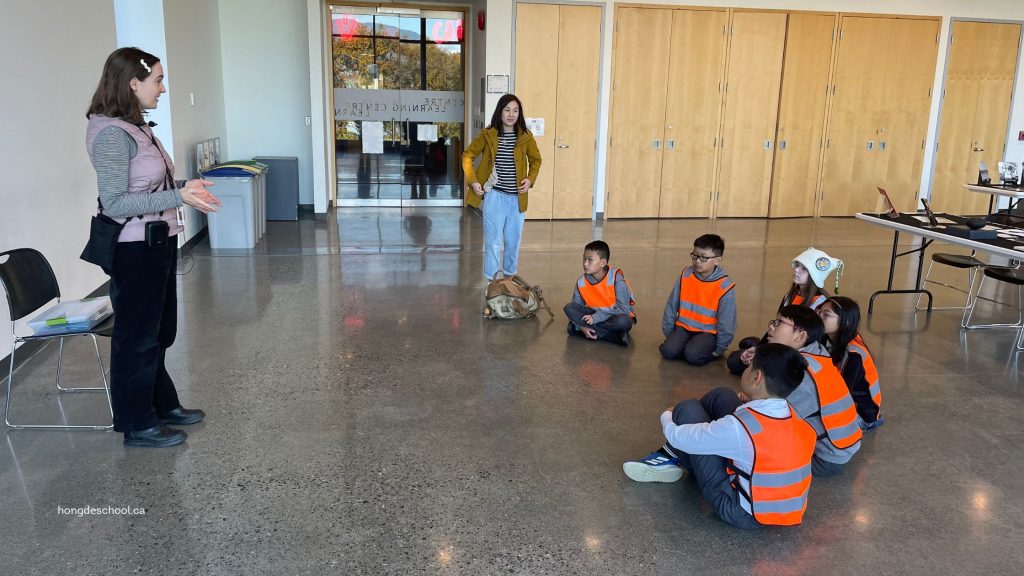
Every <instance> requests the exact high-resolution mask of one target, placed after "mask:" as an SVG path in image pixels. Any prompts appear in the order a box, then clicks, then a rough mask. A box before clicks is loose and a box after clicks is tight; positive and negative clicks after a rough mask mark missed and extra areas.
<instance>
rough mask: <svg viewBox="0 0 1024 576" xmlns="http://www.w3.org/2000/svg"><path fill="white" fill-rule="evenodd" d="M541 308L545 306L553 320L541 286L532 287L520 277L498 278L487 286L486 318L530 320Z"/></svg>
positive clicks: (552, 314)
mask: <svg viewBox="0 0 1024 576" xmlns="http://www.w3.org/2000/svg"><path fill="white" fill-rule="evenodd" d="M541 306H544V309H545V310H547V311H548V314H551V317H552V318H554V317H555V314H554V313H553V312H552V311H551V308H550V307H549V306H548V303H547V302H546V301H545V300H544V292H543V291H542V290H541V289H540V286H530V285H529V284H528V283H527V282H526V280H523V279H522V278H521V277H520V276H509V277H496V278H495V279H494V280H491V282H490V283H489V284H487V298H486V302H485V304H484V317H485V318H502V319H505V320H516V319H518V318H529V317H530V316H533V315H535V314H537V308H539V307H541Z"/></svg>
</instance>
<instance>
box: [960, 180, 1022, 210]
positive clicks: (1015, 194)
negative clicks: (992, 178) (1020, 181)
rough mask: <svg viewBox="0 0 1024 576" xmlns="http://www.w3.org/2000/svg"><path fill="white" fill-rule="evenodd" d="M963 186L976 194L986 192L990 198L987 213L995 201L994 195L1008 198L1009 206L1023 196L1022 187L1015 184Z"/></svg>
mask: <svg viewBox="0 0 1024 576" xmlns="http://www.w3.org/2000/svg"><path fill="white" fill-rule="evenodd" d="M964 188H966V189H968V190H970V191H971V192H977V193H978V194H988V195H989V196H991V198H989V199H988V213H989V214H991V213H992V208H993V206H992V205H993V204H994V203H995V200H996V196H1002V197H1003V198H1009V199H1010V207H1011V208H1013V205H1014V204H1015V203H1016V202H1017V201H1019V200H1020V199H1021V198H1024V187H1021V186H1016V187H1010V186H1001V185H998V184H996V185H991V184H989V185H986V184H964Z"/></svg>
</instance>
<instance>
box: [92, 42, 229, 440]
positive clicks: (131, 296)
mask: <svg viewBox="0 0 1024 576" xmlns="http://www.w3.org/2000/svg"><path fill="white" fill-rule="evenodd" d="M163 80H164V72H163V66H161V65H160V60H159V59H158V58H157V57H156V56H153V55H152V54H148V53H146V52H143V51H142V50H139V49H138V48H120V49H118V50H115V51H114V52H113V53H112V54H111V55H110V56H109V57H108V58H107V62H106V64H104V66H103V75H102V76H101V77H100V82H99V86H97V87H96V93H95V94H94V95H93V97H92V103H91V104H90V105H89V111H88V112H86V115H85V116H86V118H88V119H89V127H88V129H87V131H86V138H85V143H86V150H87V151H88V152H89V158H90V159H91V160H92V164H93V167H94V168H95V169H96V181H97V186H98V189H99V210H100V212H101V213H102V214H104V215H105V216H107V217H109V218H112V219H114V220H115V221H117V222H119V223H124V228H122V229H121V232H120V236H118V239H117V246H116V248H115V249H114V258H113V264H112V265H111V266H110V268H109V269H107V268H106V267H105V268H104V269H105V271H106V272H107V273H108V274H109V275H110V299H111V302H112V303H113V306H114V314H115V317H116V321H115V323H114V333H113V337H112V338H111V343H110V356H111V358H110V375H111V383H110V394H111V399H112V401H113V407H114V430H116V431H118V432H123V433H124V443H125V444H126V445H132V446H154V447H163V446H175V445H177V444H181V443H182V442H184V441H185V438H186V434H185V432H183V431H181V430H176V429H173V428H168V427H167V425H168V424H170V425H179V426H180V425H186V424H195V423H196V422H199V421H201V420H202V419H203V417H204V416H205V414H203V411H202V410H188V409H186V408H183V407H182V406H181V402H179V401H178V393H177V391H176V390H175V388H174V382H172V381H171V377H170V375H169V374H168V373H167V369H166V368H165V367H164V359H165V356H166V353H167V349H168V348H169V347H170V346H171V344H172V343H173V342H174V337H175V333H176V331H177V294H176V289H175V274H174V270H175V262H176V261H177V257H178V242H177V237H176V236H177V234H178V233H179V232H181V231H182V230H183V227H182V224H183V221H182V215H181V211H180V209H181V207H182V205H183V204H188V205H189V206H192V207H193V208H196V209H197V210H200V211H201V212H204V213H206V212H212V211H215V210H216V209H217V206H218V205H219V204H220V201H219V200H217V198H216V197H214V196H213V195H212V194H210V193H209V192H208V191H207V190H206V188H205V187H206V186H209V185H211V184H212V183H211V182H207V181H205V180H189V181H188V182H184V181H177V182H176V181H175V180H174V163H173V162H172V161H171V158H170V156H168V154H167V152H166V151H165V150H164V148H163V146H162V145H161V144H160V141H159V140H157V139H156V137H155V136H154V135H153V130H152V127H153V126H154V124H150V123H147V122H146V121H145V119H144V117H143V116H144V114H145V111H146V110H151V109H153V108H156V106H157V100H158V99H159V98H160V95H161V94H163V93H164V92H166V89H165V88H164V85H163Z"/></svg>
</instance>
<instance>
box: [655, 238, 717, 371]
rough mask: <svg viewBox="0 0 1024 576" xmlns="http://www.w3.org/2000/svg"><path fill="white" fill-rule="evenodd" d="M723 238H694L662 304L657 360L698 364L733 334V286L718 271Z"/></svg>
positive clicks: (713, 355)
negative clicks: (662, 336) (687, 262)
mask: <svg viewBox="0 0 1024 576" xmlns="http://www.w3.org/2000/svg"><path fill="white" fill-rule="evenodd" d="M724 252H725V242H724V241H723V240H722V238H721V237H720V236H718V235H716V234H705V235H703V236H700V237H698V238H697V239H696V240H694V241H693V251H692V252H690V261H691V263H692V264H691V265H690V266H687V267H686V268H684V269H683V272H682V273H681V274H680V275H679V281H678V282H676V284H675V285H674V286H673V287H672V293H671V294H669V296H668V301H667V302H666V303H665V314H664V316H663V317H662V321H661V331H662V332H663V333H664V334H665V341H664V342H662V343H661V346H659V347H658V350H659V351H660V352H661V356H662V358H666V359H669V360H684V361H686V362H688V363H690V364H693V365H694V366H701V365H704V364H707V363H708V362H711V361H712V360H714V359H715V358H718V357H720V356H721V355H722V354H724V353H725V351H726V349H728V348H729V344H731V343H732V339H733V334H735V332H736V295H735V290H733V289H734V288H735V287H736V284H735V283H734V282H733V281H732V280H731V279H730V278H729V276H728V275H727V274H726V273H725V270H723V269H722V266H721V263H722V254H723V253H724Z"/></svg>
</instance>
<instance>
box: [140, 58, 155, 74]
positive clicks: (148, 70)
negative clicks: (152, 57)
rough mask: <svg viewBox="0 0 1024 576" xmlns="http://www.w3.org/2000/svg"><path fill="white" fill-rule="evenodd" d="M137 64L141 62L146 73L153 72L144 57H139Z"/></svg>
mask: <svg viewBox="0 0 1024 576" xmlns="http://www.w3.org/2000/svg"><path fill="white" fill-rule="evenodd" d="M139 64H142V67H143V68H145V69H146V73H147V74H152V73H153V69H152V68H150V67H149V64H146V59H145V58H139Z"/></svg>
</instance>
